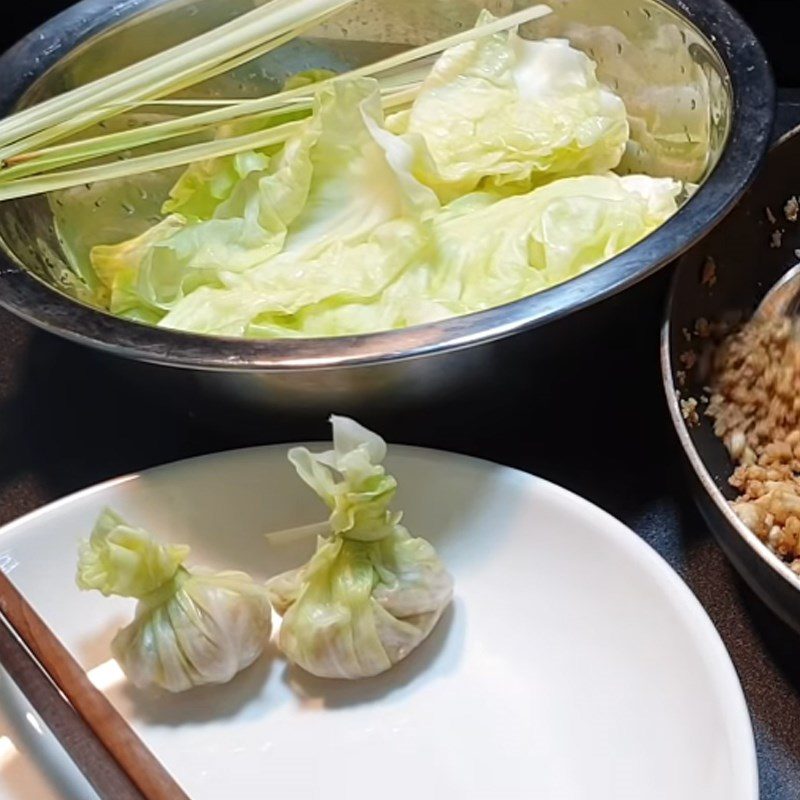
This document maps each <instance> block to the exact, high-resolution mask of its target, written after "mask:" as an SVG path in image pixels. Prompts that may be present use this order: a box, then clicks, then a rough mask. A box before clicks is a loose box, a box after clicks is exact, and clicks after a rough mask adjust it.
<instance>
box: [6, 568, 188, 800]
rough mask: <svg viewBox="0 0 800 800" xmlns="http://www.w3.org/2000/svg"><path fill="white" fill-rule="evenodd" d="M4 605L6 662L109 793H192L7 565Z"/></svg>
mask: <svg viewBox="0 0 800 800" xmlns="http://www.w3.org/2000/svg"><path fill="white" fill-rule="evenodd" d="M0 613H1V614H2V615H3V618H4V620H3V622H4V624H1V625H0V628H2V629H1V630H0V659H1V660H2V662H3V665H4V666H5V667H6V669H7V670H8V672H9V674H10V675H11V677H12V679H13V680H14V682H15V683H16V684H17V686H19V688H20V690H21V691H22V692H24V693H25V695H26V696H27V697H28V699H29V700H30V701H31V703H32V705H33V706H34V708H36V710H37V711H38V712H39V713H40V714H41V716H42V718H43V719H44V720H45V722H46V723H47V725H48V727H50V729H51V730H52V731H53V734H54V735H55V736H57V737H58V740H59V741H60V742H61V744H62V746H63V747H64V749H65V750H66V751H67V753H68V754H69V755H70V757H71V758H72V759H73V761H74V762H75V764H76V765H77V766H78V768H79V769H80V770H81V772H83V774H84V775H85V776H86V779H87V780H88V781H89V782H90V783H91V784H92V786H93V787H94V789H95V790H96V791H97V793H98V794H99V795H100V797H101V798H103V800H142V799H143V798H144V800H189V798H188V796H187V795H186V793H185V792H184V791H183V789H181V787H180V786H179V785H178V784H177V783H176V781H175V779H174V778H173V777H172V776H171V775H170V774H169V773H168V772H167V771H166V769H164V767H163V766H162V765H161V763H160V762H159V761H158V760H157V759H156V758H155V756H154V755H153V754H152V753H151V752H150V751H149V750H148V749H147V748H146V747H145V745H144V743H143V742H142V740H141V739H140V738H139V737H138V736H137V735H136V733H135V732H134V731H133V729H132V728H131V727H130V725H128V723H127V722H126V721H125V719H124V718H123V717H122V716H121V715H120V713H119V712H118V711H117V710H116V709H115V708H114V706H113V705H112V704H111V702H110V701H109V700H108V698H107V697H106V696H105V695H104V694H103V693H102V692H101V691H100V690H99V689H97V688H96V687H95V686H94V684H92V682H91V681H90V680H89V677H88V676H87V674H86V672H85V671H84V670H83V668H82V667H81V666H80V664H78V662H77V661H76V660H75V659H74V658H73V657H72V655H71V653H70V652H69V651H68V650H67V648H66V647H64V645H63V644H61V642H60V641H59V639H58V638H57V637H56V635H55V634H54V633H53V632H52V631H51V630H50V628H48V627H47V625H46V624H45V623H44V621H43V620H42V618H41V617H40V616H39V615H38V614H37V613H36V612H35V611H34V610H33V608H31V606H30V605H29V604H28V602H27V601H26V600H25V598H24V597H22V595H21V594H20V593H19V591H17V589H16V587H15V586H14V584H13V583H11V581H10V580H9V579H8V576H7V575H5V574H4V573H3V572H0ZM34 668H35V669H34ZM37 673H38V675H37ZM66 701H69V703H67V702H66Z"/></svg>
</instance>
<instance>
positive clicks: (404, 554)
mask: <svg viewBox="0 0 800 800" xmlns="http://www.w3.org/2000/svg"><path fill="white" fill-rule="evenodd" d="M331 422H332V424H333V435H334V447H333V450H329V451H327V452H323V453H311V452H310V451H308V450H307V449H306V448H302V447H301V448H293V449H292V450H291V451H290V452H289V460H290V461H291V462H292V463H293V464H294V466H295V469H296V470H297V472H298V475H300V477H301V478H302V479H303V480H304V481H305V482H306V483H307V484H308V485H309V486H310V487H311V488H312V489H313V490H314V491H315V492H316V493H317V494H318V495H319V497H320V498H321V499H322V500H323V501H324V502H325V504H326V505H327V506H328V508H329V509H330V512H331V513H330V517H329V527H330V534H329V536H327V537H321V538H320V539H319V540H318V542H317V551H316V553H315V554H314V556H313V557H312V558H311V560H310V561H309V562H308V563H307V564H305V565H304V566H302V567H300V568H299V569H295V570H291V571H289V572H286V573H284V574H282V575H278V576H276V577H275V578H273V579H272V580H271V581H269V583H268V584H267V589H268V591H269V595H270V600H271V602H272V604H273V606H274V608H275V610H276V611H277V612H278V613H279V614H280V615H281V616H282V617H283V620H282V623H281V629H280V635H279V639H278V643H279V646H280V648H281V650H282V652H283V653H284V654H285V655H286V657H287V658H288V659H290V660H291V661H292V662H294V663H295V664H298V665H299V666H300V667H302V668H303V669H305V670H306V671H308V672H311V673H312V674H314V675H317V676H319V677H323V678H363V677H368V676H371V675H377V674H378V673H381V672H384V671H385V670H387V669H389V668H390V667H391V666H393V665H394V664H396V663H397V662H398V661H400V660H401V659H403V658H405V657H406V656H407V655H408V654H409V653H410V652H411V651H412V650H413V649H414V648H415V647H417V646H418V645H419V644H420V643H421V642H422V641H423V640H424V639H425V638H426V637H427V636H428V635H429V634H430V632H431V631H432V630H433V627H434V626H435V625H436V623H437V622H438V620H439V618H440V617H441V615H442V612H443V611H444V609H445V608H446V607H447V605H448V604H449V602H450V599H451V597H452V593H453V581H452V578H451V577H450V575H449V574H448V572H447V571H446V569H445V568H444V565H443V564H442V562H441V560H440V559H439V557H438V555H437V554H436V551H435V550H434V548H433V546H432V545H431V544H430V543H429V542H427V541H426V540H424V539H418V538H413V537H412V536H411V535H410V534H409V532H408V531H407V530H406V529H405V528H404V527H403V526H402V525H401V524H400V514H398V513H395V512H392V511H390V510H389V504H390V502H391V500H392V498H393V497H394V494H395V491H396V488H397V484H396V482H395V479H394V478H393V477H392V476H390V475H387V474H386V471H385V469H384V467H383V466H382V464H381V462H382V460H383V459H384V457H385V455H386V444H385V443H384V441H383V440H382V439H381V438H380V437H379V436H377V435H376V434H374V433H372V432H371V431H368V430H367V429H366V428H364V427H362V426H361V425H359V424H358V423H357V422H354V421H353V420H351V419H348V418H346V417H336V416H334V417H331Z"/></svg>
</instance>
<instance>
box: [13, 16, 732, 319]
mask: <svg viewBox="0 0 800 800" xmlns="http://www.w3.org/2000/svg"><path fill="white" fill-rule="evenodd" d="M252 5H253V3H252V0H226V2H224V3H220V2H217V1H216V0H193V2H187V0H170V1H169V2H165V3H156V4H154V3H153V2H152V0H128V1H127V2H125V3H122V4H121V5H119V6H118V7H115V10H116V13H115V15H114V16H113V17H111V18H110V19H109V20H107V21H106V22H105V23H104V24H105V25H106V27H105V29H103V30H101V31H99V32H97V31H95V32H92V33H91V35H88V36H87V35H86V34H87V32H88V31H92V30H93V28H92V25H93V24H94V25H95V27H96V21H95V23H92V22H91V20H90V19H89V18H87V20H86V22H85V25H84V27H83V28H80V26H78V29H73V28H71V29H70V36H72V38H73V40H74V42H73V41H70V42H68V43H67V44H68V45H69V46H70V47H72V48H73V49H71V50H70V51H69V52H68V53H67V54H66V55H65V56H64V57H63V58H61V60H59V61H58V62H57V63H56V64H55V65H53V66H52V67H51V68H50V69H49V70H47V71H46V72H45V73H44V74H43V75H41V76H40V77H38V79H37V80H36V81H35V82H34V83H33V84H32V85H30V86H29V87H28V89H27V91H26V92H25V93H24V95H23V96H22V97H21V98H19V106H21V107H25V106H29V105H32V104H35V103H36V102H39V101H41V100H43V99H46V98H48V97H51V96H53V95H55V94H58V93H60V92H63V91H65V90H67V89H69V88H72V87H74V86H76V85H79V84H82V83H85V82H87V81H90V80H92V79H94V78H97V77H100V76H101V75H104V74H108V73H110V72H112V71H114V70H115V69H118V68H120V67H123V66H125V65H127V64H130V63H133V62H135V61H137V60H139V59H141V58H144V57H146V56H148V55H151V54H153V53H155V52H158V51H161V50H163V49H164V48H167V47H169V46H171V45H174V44H177V43H178V42H180V41H183V40H185V39H186V38H188V37H190V36H192V35H195V34H197V33H200V32H202V31H203V30H207V29H209V28H211V27H212V26H215V25H218V24H221V23H222V22H225V21H227V20H228V19H231V18H233V17H235V16H237V15H238V14H241V13H242V12H244V11H246V10H248V8H250V7H252ZM528 5H531V3H530V2H525V1H524V0H522V1H520V0H513V1H512V2H509V0H488V2H479V1H478V0H444V1H443V2H436V3H431V2H429V0H404V2H403V3H386V2H381V1H380V0H360V2H357V3H355V4H354V5H352V6H350V7H348V8H346V9H345V10H344V11H342V12H341V13H340V14H339V15H337V16H336V17H335V18H333V19H332V20H330V21H328V22H327V23H325V24H323V25H321V26H319V27H318V28H316V29H315V30H313V31H311V32H310V33H309V35H307V36H305V37H302V38H300V39H298V40H295V41H293V42H290V43H289V44H287V45H284V46H283V47H281V48H279V49H277V50H275V51H273V52H272V53H270V54H268V55H266V56H264V57H262V58H260V59H258V60H256V61H253V62H251V63H249V64H247V65H246V66H244V67H241V68H239V69H237V70H234V71H232V72H230V73H227V74H225V75H223V76H221V77H219V78H216V79H214V80H213V81H209V82H207V83H205V84H203V85H200V86H196V87H193V88H192V89H191V90H189V91H187V92H185V93H184V94H186V95H188V96H192V97H198V96H199V97H213V96H255V95H260V94H265V93H271V92H274V91H276V90H277V89H279V88H280V86H281V85H282V82H283V80H284V78H286V77H287V76H288V75H290V74H292V73H294V72H297V71H299V70H303V69H308V68H311V67H326V68H331V69H334V70H336V71H342V70H345V69H347V68H351V67H354V66H358V65H361V64H364V63H369V62H372V61H375V60H376V59H378V58H382V57H384V56H386V55H387V54H390V53H392V52H396V51H399V50H403V49H406V48H408V47H412V46H416V45H419V44H422V43H424V42H427V41H432V40H435V39H438V38H441V37H443V36H446V35H449V34H452V33H455V32H457V31H458V30H461V29H463V28H465V27H468V26H471V25H472V24H473V23H474V21H475V18H476V15H477V13H478V11H479V10H480V9H481V8H483V7H488V8H489V10H491V11H492V12H494V13H495V14H507V13H511V12H513V11H516V10H519V9H520V8H524V7H526V6H528ZM550 5H551V6H552V8H553V9H554V13H553V14H552V15H550V16H548V17H545V18H543V19H541V20H538V21H536V22H533V23H530V24H528V25H526V26H524V27H523V29H522V31H521V33H522V34H523V35H524V36H526V37H529V38H541V37H545V36H560V37H566V38H568V39H569V40H570V41H571V42H572V44H573V45H574V46H576V47H578V48H579V49H581V50H584V51H585V52H587V53H588V54H589V55H590V56H591V57H592V58H593V59H594V60H595V61H596V62H597V65H598V74H599V76H600V78H601V80H603V81H604V82H605V83H607V84H608V85H609V86H610V87H612V88H613V89H614V90H616V91H617V92H618V93H619V94H620V95H621V96H622V98H623V99H624V101H625V103H626V106H627V108H628V112H629V117H630V121H631V142H630V145H629V147H628V150H627V152H626V155H625V158H624V160H623V163H622V165H621V169H622V171H625V172H646V173H649V174H651V175H654V176H660V175H671V176H675V177H679V178H682V179H684V180H687V181H692V182H695V183H702V182H703V181H704V180H705V178H706V177H707V176H708V175H709V174H710V173H711V171H712V170H713V168H714V166H715V164H716V163H717V161H718V159H719V157H720V155H721V153H722V151H723V148H724V146H725V142H726V139H727V137H728V134H729V131H730V128H731V119H732V113H733V102H732V97H731V91H730V82H729V79H728V74H727V71H726V68H725V66H724V64H723V61H722V59H721V58H720V57H719V55H718V53H717V52H716V50H715V48H714V47H713V45H712V44H711V43H710V42H709V41H708V40H707V39H706V38H705V37H704V36H703V35H702V34H700V33H699V32H698V31H697V29H696V28H695V27H694V26H693V25H692V24H691V23H690V22H688V21H687V20H686V19H684V18H683V17H681V16H680V15H679V14H678V13H676V12H675V11H673V10H672V9H670V8H668V7H667V6H665V5H662V4H661V3H659V2H655V0H637V2H634V0H606V1H605V2H603V3H597V2H596V0H553V1H552V2H551V3H550ZM73 44H74V46H73ZM25 52H28V51H25V50H22V51H20V53H21V54H22V53H25ZM18 66H19V68H20V69H23V68H26V69H28V68H30V67H31V64H22V63H20V64H19V65H18ZM35 71H36V68H35V66H34V73H35ZM150 110H151V111H152V110H153V109H152V107H151V109H150ZM145 111H146V110H145ZM158 113H163V109H160V110H158ZM136 114H137V115H138V117H137V119H136V120H133V119H130V118H125V117H120V118H118V119H116V120H115V122H114V124H115V125H123V126H124V125H128V124H131V123H133V124H136V122H137V121H138V119H139V118H141V116H142V110H141V109H140V110H138V111H137V112H136ZM175 177H176V173H174V172H173V173H160V174H151V175H146V176H142V177H140V178H137V179H133V180H126V181H124V182H119V183H116V184H112V183H111V182H107V183H104V184H97V185H95V186H86V187H81V188H78V189H74V190H69V191H70V192H77V193H79V194H81V195H82V199H83V200H85V201H86V203H87V204H88V205H90V206H91V207H92V215H93V219H94V220H95V224H94V225H92V226H90V228H91V229H89V230H87V229H86V226H85V225H84V226H82V227H81V229H80V230H78V229H76V228H75V226H72V225H70V219H69V218H68V217H66V218H65V212H63V211H62V208H63V207H64V206H63V205H62V204H61V203H60V199H59V195H58V194H54V195H51V196H49V197H33V198H27V199H24V200H18V201H13V202H7V203H3V204H2V205H0V240H1V241H2V244H3V246H4V248H5V250H6V251H7V253H8V255H10V256H11V257H12V259H13V260H14V261H15V262H16V263H17V264H18V265H21V266H22V267H24V269H26V270H27V271H29V272H30V273H32V274H33V275H34V276H36V277H37V278H38V279H39V280H40V281H42V282H44V283H45V284H47V286H49V287H51V288H52V289H54V290H55V291H58V292H59V293H61V294H66V295H67V296H69V297H72V298H73V299H77V300H79V301H80V302H83V303H85V304H94V303H95V301H94V299H93V297H94V295H93V292H92V288H93V286H94V285H95V281H96V279H95V277H94V275H93V274H92V273H91V270H89V269H87V268H86V267H85V266H81V265H82V264H85V263H86V254H87V253H88V249H89V248H91V246H93V245H95V244H102V243H113V242H117V241H121V240H123V239H125V238H129V237H130V236H132V235H136V234H138V233H140V232H141V231H142V230H143V229H144V228H146V227H149V226H150V225H151V224H152V222H153V220H155V219H156V218H157V217H158V215H159V213H160V206H161V203H162V202H163V200H164V199H165V198H166V195H167V192H168V190H169V188H170V186H171V184H172V182H173V181H174V179H175ZM66 205H68V204H66Z"/></svg>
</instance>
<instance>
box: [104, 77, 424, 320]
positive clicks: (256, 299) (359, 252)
mask: <svg viewBox="0 0 800 800" xmlns="http://www.w3.org/2000/svg"><path fill="white" fill-rule="evenodd" d="M382 123H383V112H382V109H381V106H380V97H379V92H378V84H377V82H376V81H374V80H371V79H366V78H364V79H358V80H352V81H341V82H336V83H334V84H332V85H328V86H325V87H323V88H322V89H321V90H320V92H319V94H318V96H317V98H316V103H315V108H314V113H313V116H312V117H311V118H310V119H309V120H308V121H307V122H306V124H305V125H304V126H303V127H302V129H301V131H300V132H299V133H297V134H296V135H295V136H293V137H291V138H290V139H289V140H288V141H287V143H286V145H285V147H284V148H283V150H282V151H281V152H280V153H279V154H278V155H277V156H275V157H274V158H273V159H272V161H271V162H270V164H269V167H268V168H267V169H261V168H260V167H261V166H263V163H262V161H261V160H259V157H258V156H257V154H250V155H249V156H248V157H247V158H245V157H242V158H240V159H239V161H238V162H237V164H235V165H234V166H231V165H230V164H229V163H228V162H227V161H222V163H220V164H218V165H217V168H218V170H219V172H218V173H215V174H217V176H218V177H219V182H218V186H219V190H218V191H216V195H215V197H214V198H212V199H209V192H210V190H208V191H205V192H200V193H198V187H197V186H196V185H195V182H196V181H195V179H196V176H197V174H198V173H199V171H201V170H202V169H203V167H202V165H198V166H197V167H194V168H193V170H194V177H192V178H191V180H190V179H189V178H186V177H184V179H183V180H184V181H186V183H185V184H184V187H183V188H182V189H178V190H176V191H174V192H173V200H172V203H173V204H174V203H176V202H177V198H186V197H188V199H185V200H183V201H182V202H184V204H187V203H188V204H190V205H191V207H192V208H193V209H195V212H198V213H204V210H205V211H208V208H209V207H210V206H211V205H213V204H214V203H215V202H216V200H217V199H220V198H221V196H222V195H223V194H224V193H225V192H228V190H229V189H230V186H231V180H230V177H231V176H230V173H229V170H230V169H233V170H234V171H236V170H239V173H240V174H239V179H238V182H235V183H234V185H233V188H232V189H231V190H230V191H229V194H228V195H227V197H225V198H224V199H222V200H221V202H219V203H218V204H217V205H215V206H214V207H213V211H212V213H211V216H210V218H209V219H189V218H188V217H186V216H183V215H180V214H171V215H170V216H168V217H167V218H166V219H165V220H164V221H163V222H162V223H160V225H158V226H156V228H153V229H152V230H150V231H147V232H145V233H144V234H142V236H140V237H139V238H138V239H136V240H132V241H128V242H123V243H122V244H119V245H116V246H110V247H96V248H95V249H94V250H93V251H92V263H93V265H94V268H95V270H96V271H97V274H98V275H99V276H100V278H101V280H103V282H104V284H106V285H107V286H109V287H110V291H111V295H112V304H111V310H112V311H115V312H116V313H127V312H130V311H133V310H135V307H136V306H137V304H138V305H139V306H144V307H146V308H150V309H157V310H160V311H161V312H162V315H163V319H162V320H161V324H163V325H165V326H167V327H177V328H190V329H192V330H196V331H200V332H208V333H219V334H230V335H242V334H244V333H245V331H246V327H247V325H248V323H249V322H250V321H251V320H252V319H253V318H254V317H255V316H257V315H259V314H269V313H279V314H281V315H286V314H293V313H296V312H297V311H299V310H301V309H302V308H304V307H305V306H307V305H309V304H313V303H317V302H320V301H323V300H328V299H331V298H337V297H343V298H356V299H363V298H369V297H373V296H376V295H377V294H379V293H380V292H381V291H382V290H383V289H384V288H385V286H386V285H387V284H388V283H389V282H390V281H391V280H392V279H393V278H394V277H395V276H396V274H397V273H398V272H399V271H400V270H402V269H403V267H405V265H406V264H407V263H408V257H409V254H410V253H413V252H416V251H417V249H418V247H419V246H421V245H422V244H423V235H422V231H421V229H420V220H421V219H422V217H423V216H424V215H426V214H429V213H433V212H434V211H435V210H436V209H437V208H438V201H437V199H436V197H435V195H434V194H433V192H431V191H430V189H427V188H426V187H424V186H422V185H421V184H420V183H419V182H418V181H417V180H416V179H415V178H413V177H412V176H411V174H410V173H409V172H408V170H407V168H406V163H405V162H406V161H407V160H408V159H409V155H408V152H407V148H406V146H405V145H404V143H403V142H401V141H400V140H399V139H397V138H396V137H393V136H392V135H391V134H389V133H387V132H386V131H385V130H384V129H383V127H382ZM260 159H263V156H261V157H260ZM237 165H238V166H237ZM189 172H190V173H191V172H192V170H190V171H189ZM188 174H189V173H187V175H188ZM387 240H388V241H391V242H392V245H394V243H395V242H402V244H401V246H400V247H394V246H392V248H391V252H390V249H389V248H387V247H386V246H385V243H386V242H387Z"/></svg>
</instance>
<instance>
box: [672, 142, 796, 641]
mask: <svg viewBox="0 0 800 800" xmlns="http://www.w3.org/2000/svg"><path fill="white" fill-rule="evenodd" d="M798 134H800V128H795V129H794V130H793V131H791V132H790V133H788V134H787V135H785V136H784V137H783V138H782V139H780V140H779V141H778V143H777V144H776V145H775V146H774V147H773V149H772V151H771V152H770V154H769V156H768V158H767V162H766V164H765V167H764V169H763V171H762V172H761V174H760V175H759V177H758V178H757V179H756V181H755V183H754V184H753V185H752V187H751V188H750V190H749V191H748V192H747V194H746V195H745V196H744V198H743V199H742V201H741V202H740V203H739V205H738V206H737V207H736V208H735V209H734V211H733V212H732V213H731V214H730V215H729V216H728V217H727V218H726V219H725V221H724V222H723V223H722V224H721V225H719V227H717V228H716V229H715V230H714V232H713V233H712V234H711V235H710V236H709V237H707V238H706V239H705V240H703V241H702V242H701V243H700V244H699V245H697V246H696V247H694V248H693V249H692V250H691V251H689V252H688V253H687V254H686V255H685V256H684V257H683V258H682V259H681V260H680V261H679V263H678V267H677V270H676V273H675V276H674V278H673V282H672V287H671V290H670V293H669V299H668V303H667V309H666V315H665V320H664V325H663V328H662V334H661V368H662V373H663V381H664V390H665V391H666V394H667V403H668V406H669V410H670V415H671V417H672V422H673V424H674V426H675V429H676V431H677V433H678V437H679V438H680V441H681V445H682V446H683V449H684V452H685V453H686V456H687V458H688V462H689V466H690V470H689V471H690V473H691V475H692V482H693V484H694V489H695V490H696V491H695V496H696V499H697V502H698V504H699V506H700V508H701V511H702V512H703V515H704V516H705V518H706V521H707V522H708V524H709V526H710V528H711V530H712V531H713V533H714V535H715V537H716V539H717V541H718V542H719V544H720V546H721V547H722V549H723V550H724V551H725V554H726V555H727V556H728V558H729V559H730V560H731V562H732V563H733V565H734V566H735V567H736V569H737V570H738V571H739V573H740V574H741V576H742V577H743V578H744V579H745V581H746V582H747V583H748V584H749V585H750V587H751V588H752V589H753V590H754V591H755V592H756V593H757V594H758V595H759V596H760V597H761V598H762V599H763V600H764V601H765V602H766V603H767V604H768V605H769V606H770V607H771V608H772V610H773V611H774V612H775V613H776V614H778V615H779V616H780V617H782V618H783V619H784V620H785V621H786V622H787V623H788V624H789V625H790V626H792V627H793V628H794V629H795V630H797V631H798V632H800V576H798V575H795V574H794V573H793V572H792V570H791V569H790V568H789V567H788V565H786V564H785V563H783V562H782V561H781V560H780V559H779V558H778V557H777V556H776V555H774V554H773V553H772V552H771V551H770V550H769V549H768V548H767V547H766V546H765V545H764V544H763V543H762V542H761V541H760V540H759V539H758V537H756V535H755V534H754V533H752V532H751V531H750V530H749V529H748V528H747V527H746V526H745V525H744V524H743V523H742V522H741V521H740V520H739V518H738V517H737V516H736V515H735V514H734V513H733V511H732V510H731V508H730V506H729V505H728V501H729V500H730V499H732V498H733V497H734V496H735V492H734V490H733V488H732V487H731V486H729V485H728V482H727V480H728V476H729V475H730V473H731V469H732V467H731V461H730V459H729V456H728V452H727V450H726V449H725V446H724V445H723V444H722V442H721V441H719V440H718V439H717V438H716V437H715V436H714V433H713V430H712V427H711V424H710V420H708V419H707V418H704V417H703V415H702V413H701V414H700V423H699V425H696V426H690V425H688V424H687V423H686V421H685V420H684V418H683V414H682V410H681V406H680V398H679V396H678V389H679V386H678V381H677V374H678V372H679V371H684V372H685V373H686V382H685V385H684V387H683V388H682V389H681V392H682V394H683V397H684V398H688V397H695V398H700V397H701V395H702V386H703V384H704V383H705V380H704V378H705V377H706V376H705V375H704V368H705V366H706V364H707V359H708V356H709V355H710V348H711V344H710V343H709V342H704V341H703V340H701V339H698V338H696V337H693V340H692V342H691V343H690V342H687V338H686V335H685V333H684V331H689V332H693V331H694V329H695V325H696V323H697V320H698V319H701V318H705V319H707V320H709V321H712V322H713V321H719V320H723V319H726V318H727V319H732V318H734V317H736V316H738V315H744V316H745V317H749V316H750V315H751V314H752V312H753V311H754V310H755V307H756V306H757V305H758V302H759V300H760V299H761V297H762V296H763V295H764V294H765V293H766V291H767V290H768V289H769V288H770V287H771V286H772V284H773V283H774V282H775V281H776V280H777V279H778V278H779V277H780V276H781V275H782V274H783V273H784V272H785V271H786V270H787V269H788V268H789V267H791V266H793V265H794V264H795V263H796V262H797V260H798V255H797V254H796V253H795V251H796V250H800V223H798V222H790V221H789V220H787V218H786V216H785V215H784V212H783V209H784V205H785V203H786V201H787V199H788V198H789V197H791V196H793V195H798V194H799V193H800V135H798ZM767 209H769V211H767ZM770 215H771V216H772V217H774V218H775V220H776V221H775V222H774V223H773V222H772V221H771V219H770ZM776 230H778V231H780V234H779V236H777V237H776V236H774V235H773V234H774V232H775V231H776ZM709 258H712V259H713V263H714V266H715V278H716V281H715V282H714V283H713V285H709V281H708V280H706V282H705V283H703V274H704V269H706V264H707V262H708V259H709ZM709 277H710V274H709V273H706V278H707V279H708V278H709ZM689 349H692V350H694V351H695V353H696V354H697V355H698V362H697V364H696V365H695V366H694V367H693V368H692V369H690V370H688V371H687V370H686V369H685V366H686V365H685V363H681V360H680V358H681V355H682V354H683V353H685V352H687V350H689ZM700 410H701V409H700Z"/></svg>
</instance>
